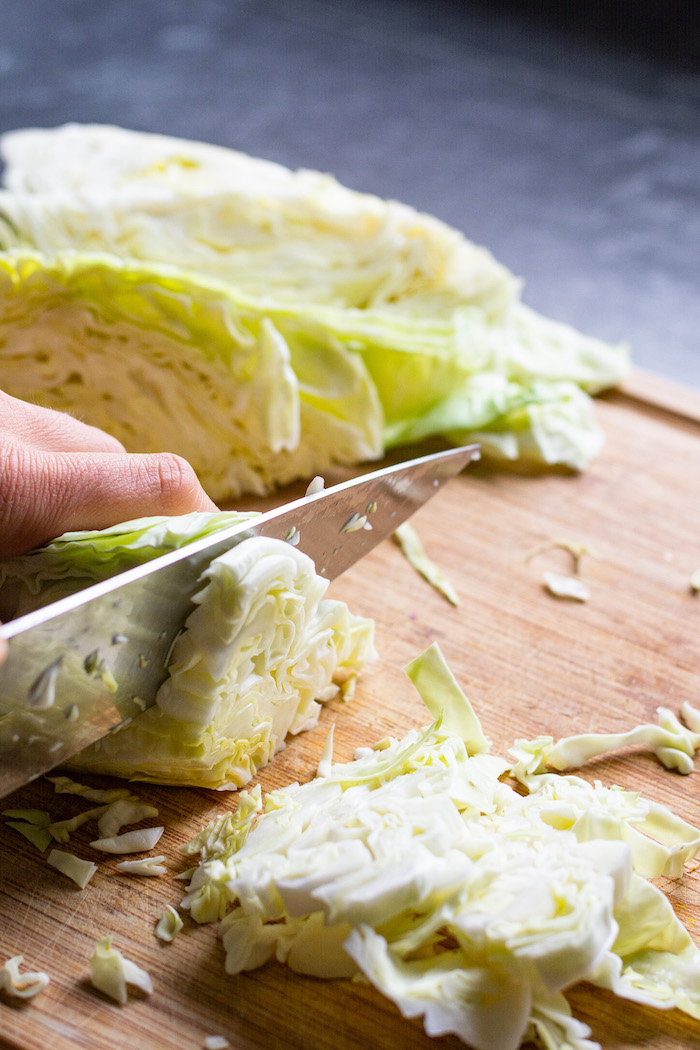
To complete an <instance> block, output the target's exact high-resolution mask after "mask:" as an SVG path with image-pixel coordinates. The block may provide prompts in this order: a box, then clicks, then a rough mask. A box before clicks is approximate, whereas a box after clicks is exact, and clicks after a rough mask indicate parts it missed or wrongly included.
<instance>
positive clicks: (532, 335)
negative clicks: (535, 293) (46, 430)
mask: <svg viewBox="0 0 700 1050" xmlns="http://www.w3.org/2000/svg"><path fill="white" fill-rule="evenodd" d="M0 149H1V151H2V155H3V157H4V159H5V164H6V170H5V185H6V189H5V190H3V191H0V318H2V321H1V322H0V346H2V354H0V363H1V364H2V368H3V375H4V376H5V377H6V379H5V384H6V389H7V390H8V392H9V393H12V394H15V396H18V397H25V398H26V397H31V398H32V399H34V400H36V401H38V402H39V403H43V404H48V405H49V406H50V407H53V408H68V409H73V410H75V411H76V412H79V413H80V414H81V418H84V419H85V420H86V421H88V422H91V423H94V424H96V425H98V426H101V427H103V428H104V429H107V430H109V431H110V432H112V433H114V434H115V436H117V437H118V438H119V439H120V440H121V441H122V442H123V443H124V444H125V445H126V447H127V448H128V449H131V450H138V451H143V450H149V449H151V450H154V451H157V450H158V449H162V448H165V447H166V445H167V447H168V449H169V450H171V451H175V452H179V453H180V454H182V455H184V456H185V457H186V458H188V459H189V460H190V462H191V463H192V464H193V466H194V467H195V469H196V470H197V472H198V473H199V474H200V477H201V479H202V481H203V484H204V485H205V487H206V488H207V489H208V491H209V493H210V495H211V496H212V497H213V498H214V499H216V500H219V501H221V500H223V499H226V498H230V497H234V496H236V495H238V493H240V492H241V491H252V492H263V491H266V490H267V489H269V488H271V487H273V486H275V485H277V484H283V483H285V482H287V481H289V480H292V479H293V478H296V477H311V476H313V475H314V474H319V473H323V472H324V470H326V469H327V468H328V466H329V465H332V464H333V463H345V462H357V461H360V460H370V459H376V458H378V457H380V456H381V455H382V453H383V452H384V451H385V450H386V449H388V448H391V447H393V446H396V445H402V444H407V443H412V442H417V441H421V440H423V439H424V438H427V437H430V436H435V435H439V436H442V437H443V438H445V439H446V440H448V441H452V442H455V443H459V442H463V441H479V442H480V443H481V445H482V449H483V453H484V455H485V456H486V457H490V458H492V459H494V460H499V461H510V462H513V461H517V462H518V463H522V464H525V465H527V466H533V465H535V466H543V465H544V466H552V465H564V466H567V467H569V468H573V469H582V468H584V467H585V466H586V465H587V464H588V463H589V462H590V460H591V459H592V458H593V457H594V456H595V455H596V454H597V453H598V451H599V450H600V447H601V444H602V434H601V431H600V428H599V427H598V425H597V422H596V419H595V413H594V408H593V404H592V401H591V397H590V395H591V394H595V393H597V392H599V391H601V390H603V389H605V388H607V387H610V386H614V385H615V384H616V383H618V382H619V381H620V380H621V379H622V378H623V376H624V375H625V374H626V372H627V369H628V366H629V361H628V354H627V351H626V349H625V348H624V347H619V346H610V345H607V344H605V343H603V342H601V341H600V340H597V339H594V338H590V337H587V336H584V335H581V334H579V333H578V332H576V331H574V330H573V329H572V328H570V327H569V326H567V325H565V324H561V323H558V322H555V321H552V320H549V319H547V318H545V317H542V316H540V315H539V314H537V313H536V312H535V311H533V310H531V309H529V308H528V307H527V306H526V305H525V304H524V303H523V302H522V301H521V299H520V289H519V282H518V281H517V280H516V279H515V278H514V277H513V275H512V274H511V273H510V272H509V271H508V270H507V269H506V268H505V267H503V266H502V265H500V264H499V263H498V262H497V261H496V260H495V259H494V258H493V257H492V256H491V255H490V253H488V252H487V251H485V250H484V249H483V248H481V247H478V246H476V245H474V244H473V243H471V242H470V241H469V240H467V239H466V238H465V237H464V236H463V235H462V234H461V233H459V232H458V231H456V230H454V229H452V228H451V227H449V226H448V225H446V224H445V223H442V222H440V221H439V220H437V219H435V218H433V217H432V216H429V215H425V214H422V213H419V212H417V211H415V210H414V209H412V208H410V207H409V206H407V205H404V204H400V203H398V202H396V201H385V200H382V199H380V198H378V197H376V196H373V195H371V194H367V193H359V192H356V191H354V190H350V189H348V188H346V187H344V186H342V185H340V184H339V183H338V182H337V181H336V180H335V179H333V178H332V177H331V176H328V175H322V174H320V173H318V172H312V171H303V170H302V171H296V172H293V171H290V170H288V169H286V168H284V167H282V166H281V165H277V164H272V163H270V162H268V161H264V160H258V159H256V158H252V157H248V156H246V155H245V154H243V153H240V152H236V151H234V150H229V149H224V148H221V147H215V146H208V145H206V144H202V143H196V142H188V141H184V140H180V139H175V138H169V137H167V136H162V135H149V134H146V133H138V132H132V131H128V130H126V129H122V128H115V127H109V126H101V125H78V124H70V125H66V126H64V127H60V128H55V129H47V130H42V129H26V130H24V131H16V132H12V133H9V134H6V135H5V136H3V137H2V140H0ZM116 384H118V385H116ZM151 404H153V410H152V412H151V411H149V410H147V409H148V408H149V407H150V405H151Z"/></svg>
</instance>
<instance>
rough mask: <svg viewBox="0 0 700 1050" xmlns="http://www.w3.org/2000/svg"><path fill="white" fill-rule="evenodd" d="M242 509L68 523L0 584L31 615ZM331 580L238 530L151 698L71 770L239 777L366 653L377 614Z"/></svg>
mask: <svg viewBox="0 0 700 1050" xmlns="http://www.w3.org/2000/svg"><path fill="white" fill-rule="evenodd" d="M249 517H250V516H249V515H236V514H234V513H215V514H187V515H182V516H179V517H167V518H166V517H163V518H142V519H138V520H136V521H132V522H126V523H124V524H122V525H119V526H114V527H112V528H110V529H105V530H102V531H98V532H78V533H66V534H64V535H63V536H61V537H59V538H58V539H57V540H56V541H54V542H53V543H51V544H49V545H48V546H47V547H44V548H41V549H40V550H37V551H35V552H32V553H31V554H28V555H24V556H22V557H18V558H16V559H14V560H13V561H8V562H5V563H2V564H1V565H0V588H1V589H2V592H3V593H4V592H5V591H7V592H11V593H12V595H13V598H14V601H15V604H16V606H17V609H18V611H20V612H26V611H28V610H29V609H30V608H31V607H32V606H33V605H36V604H42V603H43V602H44V601H47V600H55V599H56V598H57V597H59V596H60V595H63V594H67V593H69V592H70V591H71V590H75V589H79V588H81V587H84V586H85V585H86V584H87V583H89V582H92V581H94V580H97V579H100V578H103V577H106V576H109V575H111V574H113V573H114V572H116V571H119V570H122V569H125V568H127V567H128V566H129V565H130V564H135V563H137V562H140V561H143V560H145V559H148V558H151V557H153V556H154V555H155V554H157V553H161V552H163V551H165V550H168V549H172V548H174V547H178V546H181V545H183V544H185V543H187V542H189V541H191V540H195V539H198V538H199V537H201V536H204V535H207V534H210V533H211V532H213V531H214V530H216V529H217V528H218V529H220V528H224V527H226V526H227V525H230V524H231V523H232V522H233V521H236V520H247V518H249ZM327 586H328V582H327V581H326V580H325V579H323V578H321V577H320V576H317V575H316V572H315V570H314V566H313V563H312V561H311V560H310V559H309V558H308V557H307V556H306V555H305V554H302V553H301V552H300V551H299V550H297V549H296V548H295V547H292V546H291V545H290V544H287V543H283V542H282V541H281V540H271V539H263V538H249V539H245V540H242V541H241V542H239V543H238V544H237V545H236V546H234V547H233V548H232V549H231V550H229V551H228V552H226V553H225V554H223V555H221V556H220V557H219V558H216V559H214V560H213V561H212V562H211V563H210V565H209V566H208V567H207V568H206V569H205V571H204V572H203V574H202V577H201V590H200V591H199V593H198V594H197V595H196V597H195V599H194V607H193V611H192V613H191V614H190V616H189V617H188V620H187V623H186V629H185V631H184V632H183V633H182V634H181V635H180V636H179V637H178V639H177V641H176V643H175V645H174V647H173V649H172V652H171V655H170V659H169V664H168V671H169V676H168V678H167V679H166V681H165V682H164V683H163V685H162V686H161V687H160V689H159V690H158V693H157V696H156V701H155V705H154V706H152V707H150V708H148V709H147V710H146V711H144V712H143V713H142V714H140V715H138V716H137V717H135V718H134V719H133V720H132V721H131V722H130V723H129V724H127V725H125V726H123V727H122V728H121V729H120V731H119V732H118V733H113V734H110V735H109V736H107V737H105V738H104V739H103V740H100V741H98V742H97V744H95V745H93V746H92V747H90V748H88V749H86V750H85V751H83V752H81V753H80V754H79V755H78V756H76V757H75V758H74V759H73V760H72V762H71V764H72V765H73V767H74V768H77V769H82V770H89V771H91V772H95V773H111V774H115V775H117V776H122V777H129V778H133V779H137V780H148V781H156V782H158V783H168V784H194V785H201V786H205V787H214V788H219V787H231V788H233V787H239V786H240V785H241V784H244V783H245V782H246V781H247V780H249V779H250V778H251V777H252V776H253V775H254V773H255V772H256V770H257V769H259V768H260V767H261V766H263V765H265V763H267V762H268V760H269V759H270V758H271V757H272V755H273V754H274V753H275V752H276V751H277V750H279V749H280V748H281V747H283V745H284V741H285V737H286V736H287V734H288V733H298V732H300V731H301V730H303V729H307V728H309V727H310V726H312V725H314V724H315V723H316V721H317V719H318V715H319V712H320V705H321V704H322V703H323V702H325V701H327V700H329V699H331V698H332V697H333V696H335V695H336V693H337V692H338V682H340V681H342V679H343V678H344V677H346V676H348V675H351V674H353V673H355V672H357V671H358V670H359V669H360V668H361V667H362V666H363V665H364V663H365V662H366V661H367V660H368V659H370V658H371V657H372V656H373V655H374V647H373V640H372V632H373V625H372V622H371V621H370V620H368V619H362V618H359V617H354V616H352V615H351V614H350V612H349V610H348V608H347V606H346V605H345V604H344V603H342V602H340V601H335V600H330V599H326V598H324V597H323V595H324V592H325V590H326V588H327ZM77 788H80V785H77ZM72 790H75V788H73V789H72ZM117 801H118V800H117ZM103 811H104V810H103V809H102V808H100V809H98V811H97V815H101V814H102V813H103Z"/></svg>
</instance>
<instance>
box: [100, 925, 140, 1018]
mask: <svg viewBox="0 0 700 1050" xmlns="http://www.w3.org/2000/svg"><path fill="white" fill-rule="evenodd" d="M90 980H91V982H92V984H93V985H94V987H95V988H98V989H99V990H100V991H101V992H104V994H105V995H108V996H110V998H112V999H115V1000H116V1001H117V1002H118V1003H121V1004H122V1005H123V1004H124V1003H125V1002H126V1001H127V998H128V985H133V986H134V987H135V988H139V989H140V990H141V991H142V992H145V993H146V995H150V994H151V992H152V991H153V982H152V981H151V978H150V975H149V974H148V973H147V972H146V970H143V969H142V968H141V967H140V966H137V965H136V963H135V962H132V961H131V959H127V958H125V957H124V956H123V955H122V953H121V952H120V951H119V950H118V949H117V948H114V947H112V937H111V935H109V936H107V937H100V939H99V940H98V942H97V944H96V945H95V950H94V952H93V954H92V957H91V959H90Z"/></svg>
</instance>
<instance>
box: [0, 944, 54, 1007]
mask: <svg viewBox="0 0 700 1050" xmlns="http://www.w3.org/2000/svg"><path fill="white" fill-rule="evenodd" d="M23 962H24V956H22V955H14V956H13V957H12V958H11V959H8V960H7V961H6V962H5V963H4V964H3V965H2V966H1V967H0V992H5V993H6V994H7V995H9V996H12V997H13V998H15V999H33V998H34V996H35V995H38V994H39V992H43V990H44V988H46V986H47V984H48V983H49V976H48V974H46V973H43V972H42V971H41V970H35V971H32V970H25V971H24V973H20V972H19V968H20V966H21V965H22V963H23Z"/></svg>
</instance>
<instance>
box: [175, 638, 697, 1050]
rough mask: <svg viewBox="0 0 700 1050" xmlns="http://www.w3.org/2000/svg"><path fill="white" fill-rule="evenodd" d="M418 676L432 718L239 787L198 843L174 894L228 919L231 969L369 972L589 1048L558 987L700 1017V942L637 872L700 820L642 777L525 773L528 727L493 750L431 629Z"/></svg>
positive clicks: (508, 1030)
mask: <svg viewBox="0 0 700 1050" xmlns="http://www.w3.org/2000/svg"><path fill="white" fill-rule="evenodd" d="M410 674H411V678H412V680H413V681H414V683H415V684H416V686H417V688H418V689H419V691H420V692H421V695H422V697H423V699H424V700H425V701H426V702H427V706H428V708H429V711H430V712H431V714H433V715H435V713H436V711H438V710H440V709H441V708H442V709H443V710H444V717H443V718H442V719H441V718H440V717H437V718H436V720H435V721H434V722H433V723H432V724H430V725H428V726H427V727H426V728H425V729H423V730H420V731H419V730H414V731H412V732H409V733H408V734H407V735H406V736H405V737H404V738H403V739H402V740H395V739H389V740H385V741H382V743H381V745H379V746H378V748H377V749H371V748H362V749H360V750H359V751H358V752H357V754H356V757H355V759H354V761H352V762H349V763H346V764H343V765H338V764H336V765H333V766H331V767H330V771H329V772H328V774H327V775H326V776H320V777H317V778H316V779H315V780H312V781H311V782H309V783H307V784H301V785H300V784H293V785H291V786H289V787H287V788H284V789H282V790H277V791H272V792H270V793H269V794H268V795H267V796H266V798H265V800H264V802H263V801H262V798H261V796H260V793H259V791H257V792H255V793H244V794H243V795H242V798H241V806H240V809H239V813H238V815H237V817H231V816H230V815H228V817H227V823H226V825H224V824H222V823H221V822H219V823H218V824H217V826H216V827H212V828H211V829H209V831H207V829H205V831H204V832H202V833H200V835H199V836H198V838H197V840H195V842H194V843H193V844H192V848H191V852H195V851H201V862H200V865H199V867H198V868H197V870H196V871H195V873H194V874H193V877H192V879H191V882H190V885H189V887H188V892H187V894H186V896H185V898H184V900H183V902H182V904H183V907H185V908H188V909H189V910H190V913H191V915H192V917H193V918H194V919H195V920H196V921H200V922H206V921H213V920H215V919H221V920H222V921H221V924H220V934H221V937H222V940H223V944H224V947H225V950H226V963H225V965H226V970H227V972H229V973H232V974H234V973H238V972H241V971H245V970H250V969H254V968H256V967H258V966H260V965H262V964H263V963H264V962H265V961H266V960H268V959H270V958H273V957H274V958H277V959H278V960H280V961H282V962H285V963H286V964H287V965H288V966H289V967H290V968H291V969H292V970H295V971H297V972H300V973H306V974H312V975H315V976H317V977H327V978H329V977H352V976H354V975H357V974H362V975H364V977H365V978H366V979H368V980H369V981H370V982H371V983H372V984H373V985H375V986H376V987H377V988H378V989H379V990H380V991H382V992H383V993H384V994H385V995H387V996H388V997H389V998H391V999H392V1000H393V1001H394V1002H395V1003H396V1004H397V1006H398V1007H399V1009H400V1011H401V1012H402V1014H404V1016H406V1017H422V1019H423V1023H424V1026H425V1029H426V1031H427V1032H428V1034H430V1035H436V1036H437V1035H441V1034H445V1033H454V1034H456V1035H458V1036H459V1037H461V1038H462V1039H463V1040H464V1041H465V1042H466V1043H468V1044H469V1045H470V1046H471V1047H473V1048H475V1050H517V1048H518V1047H519V1046H520V1045H521V1044H522V1043H523V1042H526V1041H529V1040H532V1041H534V1042H535V1043H536V1044H537V1045H539V1046H541V1047H543V1048H547V1050H554V1048H558V1050H565V1048H566V1050H592V1048H594V1047H596V1046H597V1044H596V1043H594V1042H593V1041H592V1040H591V1039H590V1035H591V1033H590V1031H589V1029H588V1027H587V1026H586V1025H584V1024H583V1023H581V1022H580V1021H578V1020H577V1019H575V1018H574V1017H573V1016H572V1014H571V1010H570V1007H569V1004H568V1002H567V999H566V995H565V993H566V991H567V989H569V988H571V987H572V986H573V985H575V984H576V983H578V982H580V981H587V982H589V983H590V984H593V985H596V986H598V987H602V988H606V989H610V990H611V991H613V992H614V993H615V994H616V995H618V996H620V997H621V998H624V999H629V1000H632V1001H635V1002H639V1003H644V1004H646V1005H648V1006H652V1007H657V1008H659V1009H670V1008H673V1007H676V1008H678V1009H680V1010H683V1011H685V1012H686V1013H688V1014H690V1015H691V1016H692V1017H695V1018H700V951H699V950H698V948H697V947H696V946H695V945H694V943H693V941H692V940H691V938H690V936H689V934H688V932H687V931H686V930H685V929H684V927H683V926H682V924H681V922H680V921H679V919H678V918H677V917H676V916H675V914H674V912H673V909H672V907H671V905H670V903H669V901H668V900H667V898H666V897H665V896H664V895H663V893H662V892H661V891H660V890H659V889H657V888H656V887H655V886H654V885H653V884H652V883H651V882H649V881H647V880H648V878H651V877H656V876H659V875H662V874H666V875H675V876H678V875H680V873H681V871H682V867H683V864H684V863H685V862H687V861H689V860H690V859H692V858H693V857H694V856H695V855H696V854H697V852H698V848H699V846H700V833H699V832H698V831H697V830H696V829H693V828H691V827H690V825H687V824H685V823H684V822H682V821H679V820H678V819H677V818H675V817H674V816H673V814H671V812H670V811H669V810H667V809H665V808H664V807H663V806H659V805H657V804H653V803H650V802H648V801H646V800H645V799H643V798H642V797H641V796H639V795H638V794H637V793H633V792H625V791H623V790H622V789H619V788H614V787H613V788H604V787H603V786H602V785H600V784H597V783H596V784H593V785H591V784H589V783H587V782H585V781H583V780H581V779H580V778H578V777H575V776H561V775H555V774H549V773H541V772H540V773H538V772H533V771H532V767H536V766H537V764H538V762H539V759H540V755H541V748H540V747H539V746H538V745H537V744H536V743H533V744H532V745H531V746H528V745H527V743H526V742H522V741H521V742H519V745H518V748H517V750H516V752H515V753H514V756H513V758H514V761H509V760H506V759H501V758H499V757H496V756H494V755H492V754H489V753H488V751H487V750H485V748H486V746H487V742H486V740H485V737H484V736H483V733H482V732H481V730H480V727H479V726H478V722H477V721H476V717H475V715H474V712H473V710H472V708H471V705H470V704H469V703H468V701H467V700H466V698H465V697H464V695H463V694H462V701H463V702H462V710H461V712H460V710H459V703H458V698H457V695H456V692H455V687H456V683H455V681H454V678H453V677H452V675H451V674H450V672H449V670H448V669H447V667H446V666H445V664H444V660H443V658H442V656H441V653H440V651H439V649H438V648H437V646H432V647H431V648H430V649H429V650H427V652H426V653H425V654H423V656H422V657H419V658H418V660H416V661H414V663H413V664H412V665H411V667H410ZM441 682H442V684H441ZM443 697H444V702H443ZM506 774H510V775H511V777H514V778H516V780H517V782H519V783H520V785H521V788H522V787H524V788H525V789H526V791H527V794H525V795H523V794H522V793H521V791H518V790H516V789H515V787H514V786H512V782H511V783H509V782H508V781H507V780H505V779H504V775H506Z"/></svg>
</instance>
